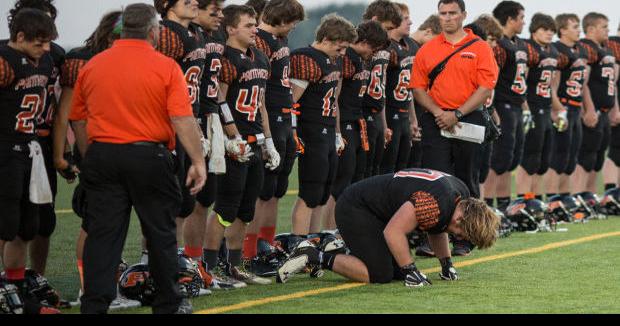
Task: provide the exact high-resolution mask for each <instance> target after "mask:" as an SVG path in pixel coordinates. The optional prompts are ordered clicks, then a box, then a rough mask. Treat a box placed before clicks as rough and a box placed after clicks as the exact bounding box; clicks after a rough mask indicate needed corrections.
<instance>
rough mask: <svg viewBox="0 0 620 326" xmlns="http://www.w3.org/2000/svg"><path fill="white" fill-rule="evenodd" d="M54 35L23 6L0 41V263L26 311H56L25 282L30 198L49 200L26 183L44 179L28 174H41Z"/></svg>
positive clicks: (35, 223)
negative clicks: (41, 120)
mask: <svg viewBox="0 0 620 326" xmlns="http://www.w3.org/2000/svg"><path fill="white" fill-rule="evenodd" d="M56 37H57V32H56V27H55V25H54V21H53V19H52V18H51V17H50V16H49V15H48V14H47V13H46V12H44V11H41V10H38V9H30V8H27V9H21V10H20V11H19V12H18V13H17V14H16V15H15V16H13V17H12V20H11V23H10V40H9V42H8V43H7V44H3V45H0V67H2V68H1V69H0V99H2V104H1V106H2V108H3V109H2V110H1V113H0V123H1V127H0V147H1V148H0V180H2V182H3V186H2V187H1V189H0V207H2V209H3V214H2V217H0V241H2V242H4V246H3V252H2V264H3V266H4V272H5V274H6V279H7V281H8V282H9V283H12V284H14V285H15V286H16V287H17V288H18V289H19V291H20V295H21V297H22V301H24V308H25V309H24V310H25V312H26V313H29V314H39V313H58V311H57V310H56V309H53V308H49V307H46V306H43V305H41V304H40V303H38V301H37V300H36V299H35V298H34V297H33V296H32V294H30V293H29V292H28V289H27V287H26V284H25V282H24V280H25V270H26V250H27V245H28V242H30V241H32V240H33V239H34V237H35V236H36V235H37V232H38V230H39V207H38V206H37V205H36V204H35V203H33V201H37V202H39V203H40V202H45V201H47V200H48V199H49V200H50V201H49V202H51V198H37V195H36V194H35V193H31V191H30V185H29V184H28V183H27V181H28V180H30V182H31V183H32V182H34V184H33V185H36V184H45V183H47V182H48V180H42V179H40V178H37V177H35V178H34V180H31V173H36V174H38V175H39V176H40V175H41V174H42V173H45V172H46V171H45V167H43V169H42V170H41V166H40V165H39V166H37V165H36V164H33V163H34V161H35V160H34V159H33V157H34V156H35V155H41V153H40V151H41V149H40V145H39V144H38V143H37V130H38V123H37V118H38V115H39V113H40V112H42V111H43V109H44V108H45V103H44V102H45V101H46V100H47V95H46V94H47V88H48V86H49V80H50V78H52V76H53V70H54V62H53V59H52V56H51V55H50V54H49V52H50V50H51V45H50V42H51V41H52V40H53V39H55V38H56ZM43 188H45V187H43ZM42 195H43V196H40V197H47V196H45V195H44V194H42ZM50 195H51V194H50ZM49 202H48V203H49Z"/></svg>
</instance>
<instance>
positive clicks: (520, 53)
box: [515, 51, 527, 61]
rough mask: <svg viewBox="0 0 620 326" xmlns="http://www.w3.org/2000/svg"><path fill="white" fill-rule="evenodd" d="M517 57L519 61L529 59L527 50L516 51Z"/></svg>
mask: <svg viewBox="0 0 620 326" xmlns="http://www.w3.org/2000/svg"><path fill="white" fill-rule="evenodd" d="M515 58H516V59H517V61H519V60H525V61H527V52H525V51H517V52H515Z"/></svg>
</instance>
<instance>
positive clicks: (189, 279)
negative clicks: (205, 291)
mask: <svg viewBox="0 0 620 326" xmlns="http://www.w3.org/2000/svg"><path fill="white" fill-rule="evenodd" d="M178 257H179V259H178V262H179V280H178V282H179V290H180V291H181V294H183V296H185V297H186V298H192V297H197V296H198V295H199V294H200V288H201V287H202V285H203V284H204V281H203V280H202V277H201V276H200V271H199V270H198V265H197V263H196V262H195V261H193V260H192V259H191V258H189V257H187V256H185V255H184V254H180V255H178Z"/></svg>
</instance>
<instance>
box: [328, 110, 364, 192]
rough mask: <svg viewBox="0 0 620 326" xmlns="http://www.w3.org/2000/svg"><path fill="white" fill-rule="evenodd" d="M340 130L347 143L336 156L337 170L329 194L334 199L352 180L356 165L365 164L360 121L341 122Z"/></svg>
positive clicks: (356, 168) (356, 169)
mask: <svg viewBox="0 0 620 326" xmlns="http://www.w3.org/2000/svg"><path fill="white" fill-rule="evenodd" d="M340 132H342V138H344V139H345V140H346V141H347V145H346V146H345V148H344V151H343V152H342V153H341V154H340V156H339V157H338V171H337V172H336V179H335V180H334V183H333V185H332V188H331V194H332V196H334V198H335V199H336V200H338V198H339V197H340V195H341V194H342V192H343V191H344V190H345V189H346V188H347V187H348V186H349V185H351V183H352V182H353V180H354V178H355V174H356V172H357V171H359V169H358V166H360V165H363V166H364V167H365V166H366V155H365V151H364V149H363V148H362V141H361V134H360V123H359V122H358V121H348V122H341V123H340ZM356 181H357V180H356Z"/></svg>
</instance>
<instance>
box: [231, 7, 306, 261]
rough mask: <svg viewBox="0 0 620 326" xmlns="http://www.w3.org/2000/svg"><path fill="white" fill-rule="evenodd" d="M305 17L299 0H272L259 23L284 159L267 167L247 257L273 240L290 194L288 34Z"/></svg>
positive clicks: (274, 131)
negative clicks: (280, 205) (259, 243)
mask: <svg viewBox="0 0 620 326" xmlns="http://www.w3.org/2000/svg"><path fill="white" fill-rule="evenodd" d="M304 18H305V13H304V7H303V6H302V5H301V4H300V3H299V2H297V1H296V0H272V1H270V2H269V3H268V4H267V6H266V7H265V8H264V10H263V15H262V21H260V23H259V25H258V33H257V35H256V47H257V48H258V49H259V50H261V51H262V52H263V53H264V54H265V55H267V57H268V58H269V62H270V63H271V77H270V78H269V81H267V93H266V94H265V101H266V103H265V104H266V106H267V112H269V128H270V129H271V135H272V138H273V142H274V144H275V146H276V150H278V153H279V154H280V158H281V160H280V165H279V166H278V167H277V168H276V169H275V170H273V171H272V170H270V169H265V182H264V183H263V189H262V190H261V193H260V196H259V198H258V200H257V202H256V213H255V215H254V220H253V221H252V223H250V225H249V226H248V231H247V233H246V236H245V240H244V243H243V257H244V259H252V258H254V256H256V248H257V247H256V246H257V241H259V239H263V240H264V241H267V242H268V243H272V242H273V239H274V237H275V233H276V222H277V220H278V201H279V200H280V199H281V198H282V197H284V195H286V191H287V189H288V178H289V175H290V174H291V171H292V169H293V165H294V164H295V155H296V147H297V144H296V141H295V137H294V135H293V126H292V123H291V120H292V119H291V115H292V114H294V113H295V111H294V109H293V94H292V93H291V85H290V82H289V71H290V49H289V47H288V38H287V37H288V34H289V33H290V32H291V31H292V30H293V29H294V28H295V26H296V25H297V23H299V22H300V21H303V20H304ZM252 266H255V265H252ZM255 272H257V273H258V272H259V271H258V270H256V271H255Z"/></svg>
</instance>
